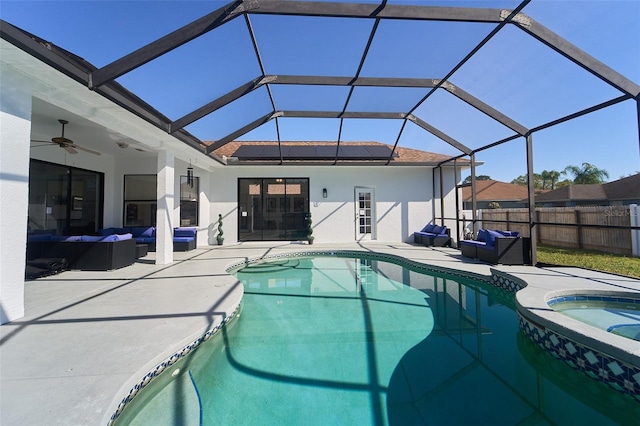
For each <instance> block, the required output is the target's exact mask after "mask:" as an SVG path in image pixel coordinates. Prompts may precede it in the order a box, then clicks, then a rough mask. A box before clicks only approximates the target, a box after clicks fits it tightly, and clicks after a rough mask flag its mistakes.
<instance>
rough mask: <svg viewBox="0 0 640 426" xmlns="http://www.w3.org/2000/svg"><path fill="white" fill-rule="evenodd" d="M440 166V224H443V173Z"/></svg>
mask: <svg viewBox="0 0 640 426" xmlns="http://www.w3.org/2000/svg"><path fill="white" fill-rule="evenodd" d="M438 167H439V168H440V225H442V226H444V173H443V170H442V166H438Z"/></svg>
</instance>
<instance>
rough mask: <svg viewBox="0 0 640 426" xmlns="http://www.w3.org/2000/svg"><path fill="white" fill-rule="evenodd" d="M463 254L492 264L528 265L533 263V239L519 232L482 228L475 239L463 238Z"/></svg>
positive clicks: (461, 243) (461, 242) (461, 247)
mask: <svg viewBox="0 0 640 426" xmlns="http://www.w3.org/2000/svg"><path fill="white" fill-rule="evenodd" d="M459 248H460V250H461V251H462V255H463V256H466V257H471V258H474V259H478V260H481V261H483V262H487V263H491V264H503V265H526V264H530V263H531V256H530V248H531V239H530V238H528V237H521V236H520V233H519V232H515V231H499V230H490V229H480V230H479V231H478V235H477V236H476V239H474V240H461V241H460V244H459Z"/></svg>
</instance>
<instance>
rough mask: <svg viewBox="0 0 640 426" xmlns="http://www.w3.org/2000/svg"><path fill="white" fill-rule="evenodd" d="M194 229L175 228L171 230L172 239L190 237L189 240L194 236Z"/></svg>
mask: <svg viewBox="0 0 640 426" xmlns="http://www.w3.org/2000/svg"><path fill="white" fill-rule="evenodd" d="M196 232H197V231H196V228H175V229H174V230H173V237H174V241H175V237H190V238H191V239H193V238H195V236H196Z"/></svg>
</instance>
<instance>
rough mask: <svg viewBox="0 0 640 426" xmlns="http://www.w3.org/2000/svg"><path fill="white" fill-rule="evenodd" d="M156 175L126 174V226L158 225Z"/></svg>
mask: <svg viewBox="0 0 640 426" xmlns="http://www.w3.org/2000/svg"><path fill="white" fill-rule="evenodd" d="M157 185H158V183H157V176H156V175H125V176H124V221H123V222H124V226H156V210H157V209H158V201H157V193H156V192H157V189H156V188H157Z"/></svg>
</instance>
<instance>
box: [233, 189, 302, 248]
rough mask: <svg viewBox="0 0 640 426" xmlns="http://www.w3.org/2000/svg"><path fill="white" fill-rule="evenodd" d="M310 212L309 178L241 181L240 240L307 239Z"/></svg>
mask: <svg viewBox="0 0 640 426" xmlns="http://www.w3.org/2000/svg"><path fill="white" fill-rule="evenodd" d="M308 213H309V179H308V178H253V179H244V178H242V179H239V180H238V228H239V229H238V240H239V241H297V240H301V239H304V238H306V235H307V214H308Z"/></svg>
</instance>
